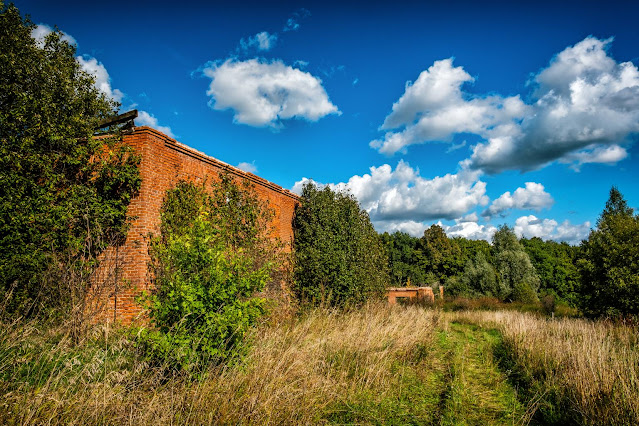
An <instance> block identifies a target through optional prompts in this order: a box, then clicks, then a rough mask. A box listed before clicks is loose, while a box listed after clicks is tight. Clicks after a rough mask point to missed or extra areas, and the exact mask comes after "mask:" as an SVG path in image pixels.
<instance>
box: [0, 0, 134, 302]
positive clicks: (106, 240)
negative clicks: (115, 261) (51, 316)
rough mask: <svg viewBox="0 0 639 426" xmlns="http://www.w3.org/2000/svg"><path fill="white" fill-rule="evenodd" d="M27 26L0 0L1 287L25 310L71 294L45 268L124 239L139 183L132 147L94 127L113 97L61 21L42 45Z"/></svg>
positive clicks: (66, 265) (84, 262)
mask: <svg viewBox="0 0 639 426" xmlns="http://www.w3.org/2000/svg"><path fill="white" fill-rule="evenodd" d="M34 27H35V26H34V24H33V23H32V22H30V21H29V19H27V18H22V17H21V15H20V12H19V11H18V9H17V8H16V7H15V6H13V5H9V6H6V5H4V3H3V2H2V1H0V46H1V47H0V292H1V295H2V296H1V297H2V298H3V299H7V300H8V308H9V310H11V311H20V312H23V313H24V312H30V311H32V310H33V309H34V308H35V307H36V306H37V305H38V303H40V302H41V301H42V300H43V298H42V296H43V295H47V294H48V297H46V300H47V301H48V302H47V303H49V302H55V303H58V302H62V301H64V300H66V299H67V298H68V297H69V295H68V294H64V291H63V290H64V288H65V287H64V286H63V285H60V283H59V282H58V283H55V284H53V285H49V286H44V285H43V275H44V274H45V273H48V274H50V273H52V272H51V271H52V268H54V269H55V268H58V269H59V268H60V266H59V265H63V266H62V268H63V269H65V270H66V271H67V272H68V271H69V270H70V269H73V268H79V267H82V268H84V267H87V266H91V264H92V262H91V259H93V260H95V259H96V258H97V256H98V254H99V253H100V252H101V251H102V250H103V249H104V248H105V247H106V246H107V245H108V244H110V243H114V242H115V243H117V242H118V241H122V240H123V238H124V235H125V233H126V225H127V216H126V210H127V206H128V203H129V200H130V199H131V197H132V196H133V194H134V193H135V191H136V190H137V189H138V187H139V184H140V180H139V174H138V170H137V163H138V159H137V158H136V157H135V156H132V155H130V152H129V149H128V148H127V147H124V146H121V145H117V139H115V138H100V139H98V138H95V137H94V136H93V134H94V131H95V129H96V127H97V125H98V123H99V121H100V120H101V119H103V118H105V117H107V116H110V115H113V114H115V113H116V111H117V105H116V104H115V103H114V102H113V101H112V100H110V99H108V98H106V97H105V96H104V95H103V94H102V93H101V92H99V91H98V90H97V89H96V88H95V86H94V79H93V77H92V76H91V75H89V74H87V73H85V72H84V71H82V70H81V68H80V66H79V64H78V62H77V60H76V58H75V56H74V55H75V47H74V46H72V45H70V44H68V43H67V42H65V41H64V40H62V39H61V33H60V32H59V31H55V32H53V33H51V34H50V35H49V36H47V38H46V40H45V42H44V44H42V45H41V44H38V43H37V42H36V41H35V40H34V39H33V38H32V36H31V32H32V30H33V29H34ZM47 271H48V272H47ZM79 275H80V276H85V275H87V274H83V273H80V274H79ZM53 281H54V282H55V280H53ZM63 281H64V280H63Z"/></svg>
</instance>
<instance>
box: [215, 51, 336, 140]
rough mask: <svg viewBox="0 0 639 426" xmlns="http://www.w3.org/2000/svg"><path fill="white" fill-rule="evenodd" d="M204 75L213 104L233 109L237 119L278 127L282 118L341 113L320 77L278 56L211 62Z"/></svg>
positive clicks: (312, 119)
mask: <svg viewBox="0 0 639 426" xmlns="http://www.w3.org/2000/svg"><path fill="white" fill-rule="evenodd" d="M204 75H206V76H207V77H209V78H210V79H211V84H210V85H209V89H208V91H207V92H206V93H207V95H209V96H211V102H210V105H211V107H212V108H213V109H215V110H226V109H232V110H233V111H234V113H235V114H234V120H235V122H237V123H243V124H248V125H250V126H256V127H261V126H272V127H278V126H280V125H281V120H287V119H291V118H302V119H306V120H310V121H317V120H319V119H320V118H322V117H324V116H326V115H328V114H341V113H340V111H339V110H338V109H337V107H336V106H335V105H333V104H332V103H331V101H330V100H329V99H328V95H327V94H326V91H325V90H324V87H323V86H322V81H321V80H320V79H319V78H317V77H314V76H313V75H311V74H310V73H308V72H304V71H301V70H299V69H296V68H293V67H291V66H288V65H285V64H284V63H283V62H281V61H278V60H276V61H272V62H267V61H263V60H259V59H249V60H246V61H236V60H233V59H229V60H227V61H225V62H223V63H217V64H209V66H207V67H205V68H204Z"/></svg>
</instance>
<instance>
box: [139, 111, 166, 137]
mask: <svg viewBox="0 0 639 426" xmlns="http://www.w3.org/2000/svg"><path fill="white" fill-rule="evenodd" d="M136 121H137V124H138V125H139V126H149V127H153V128H154V129H156V130H159V131H160V132H162V133H164V134H165V135H167V136H168V137H170V138H173V139H175V135H174V134H173V132H172V131H171V128H170V127H167V126H160V125H158V119H157V118H155V117H154V116H153V115H151V114H149V113H148V112H146V111H138V118H136Z"/></svg>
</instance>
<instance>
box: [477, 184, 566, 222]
mask: <svg viewBox="0 0 639 426" xmlns="http://www.w3.org/2000/svg"><path fill="white" fill-rule="evenodd" d="M554 202H555V200H553V198H552V196H551V195H550V194H549V193H547V192H546V191H545V189H544V186H543V185H542V184H540V183H535V182H526V186H525V188H517V189H516V190H515V192H514V193H512V194H511V193H510V191H506V192H505V193H503V194H502V195H501V196H500V197H499V198H497V199H496V200H495V201H493V202H492V204H491V205H490V207H488V208H487V209H486V210H485V211H484V213H482V216H485V217H493V216H496V215H502V216H503V215H504V212H506V211H507V210H510V209H519V210H529V209H530V210H537V211H539V210H541V209H544V208H549V207H550V206H552V205H553V203H554Z"/></svg>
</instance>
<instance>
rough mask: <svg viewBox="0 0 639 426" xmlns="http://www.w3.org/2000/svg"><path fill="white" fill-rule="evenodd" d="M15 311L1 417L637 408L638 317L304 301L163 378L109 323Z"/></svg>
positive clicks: (617, 420)
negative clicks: (26, 318) (194, 371)
mask: <svg viewBox="0 0 639 426" xmlns="http://www.w3.org/2000/svg"><path fill="white" fill-rule="evenodd" d="M4 325H5V324H3V326H4ZM11 325H12V327H7V328H5V329H6V330H7V332H6V333H4V334H2V336H0V394H2V395H3V399H2V401H0V404H2V405H1V407H2V408H1V409H0V423H3V424H13V423H20V424H42V423H52V424H69V423H73V424H102V423H133V424H204V423H219V424H317V423H323V422H328V423H339V424H344V423H359V424H383V423H395V424H411V423H412V424H415V423H417V424H432V423H443V424H462V423H466V424H527V423H528V422H529V421H532V422H533V423H542V424H549V423H553V422H554V423H555V424H569V423H578V424H593V425H594V424H636V423H637V422H638V421H639V405H638V401H639V386H638V384H639V377H637V363H639V351H638V349H637V348H638V346H637V329H636V328H632V327H628V326H623V325H620V324H614V323H609V322H592V321H586V320H579V319H560V320H554V321H550V320H548V319H547V318H546V317H540V316H537V315H532V314H522V313H520V312H517V311H500V310H497V311H493V312H488V311H460V312H438V311H436V310H432V309H423V308H420V307H418V306H406V307H399V306H396V307H389V306H386V305H385V304H367V305H365V306H363V307H360V308H358V309H353V310H343V309H340V310H330V309H314V310H310V311H306V312H305V314H304V315H302V316H299V317H297V318H291V319H290V320H287V321H283V322H279V323H271V324H270V325H268V326H263V327H260V328H253V329H251V331H249V333H248V335H247V338H248V339H249V340H250V341H251V342H252V344H251V347H250V348H249V349H248V351H247V353H246V355H245V356H244V357H243V359H242V360H241V361H240V362H238V363H234V364H227V365H223V366H217V367H214V366H210V367H209V368H210V370H209V372H210V374H208V375H206V376H205V377H204V378H203V379H202V380H199V381H193V380H191V379H190V378H189V376H188V375H185V374H176V375H174V376H172V377H171V378H169V379H167V377H166V375H165V374H164V373H163V368H162V366H154V365H153V364H149V362H148V361H147V360H145V358H144V357H143V356H142V354H140V353H139V352H137V351H136V350H135V344H134V342H133V341H132V340H131V337H129V336H130V335H129V334H128V333H122V332H118V331H116V330H112V329H109V328H108V327H106V326H105V327H104V328H101V329H99V330H96V333H94V334H91V335H90V336H89V338H88V339H87V340H86V341H85V342H84V343H83V344H82V345H81V346H74V345H71V344H70V342H69V341H68V339H65V337H64V336H65V333H64V332H62V331H61V330H59V329H51V328H47V329H38V328H34V327H32V326H31V325H29V324H25V323H14V324H11ZM16 359H20V360H21V362H14V361H15V360H16Z"/></svg>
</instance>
